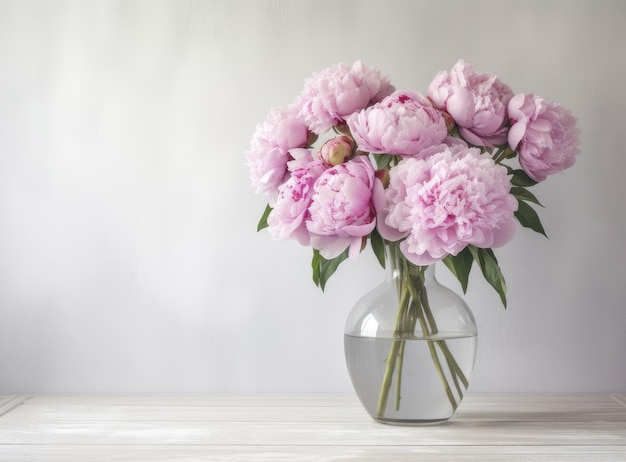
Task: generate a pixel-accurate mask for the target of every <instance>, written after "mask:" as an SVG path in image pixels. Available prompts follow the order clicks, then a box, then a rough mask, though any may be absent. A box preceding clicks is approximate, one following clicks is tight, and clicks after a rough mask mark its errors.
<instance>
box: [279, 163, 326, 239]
mask: <svg viewBox="0 0 626 462" xmlns="http://www.w3.org/2000/svg"><path fill="white" fill-rule="evenodd" d="M324 170H326V167H325V166H324V164H323V163H322V162H320V161H314V162H310V163H309V164H308V165H307V166H306V167H302V168H298V169H296V170H294V171H293V172H292V173H291V176H290V177H289V179H288V180H287V181H286V182H285V183H283V184H282V185H281V186H280V189H279V191H278V197H277V199H276V203H275V204H274V208H273V209H272V211H271V213H270V214H269V216H268V217H267V224H268V229H269V231H270V233H271V234H272V237H273V238H274V239H277V240H283V239H290V238H292V237H293V238H296V239H297V240H298V242H299V243H300V244H302V245H309V232H308V231H307V229H306V224H305V221H304V220H305V218H306V217H307V216H308V209H309V205H310V204H311V198H312V197H313V192H314V190H313V185H314V183H315V181H316V180H317V179H318V178H319V176H320V175H321V174H322V172H324Z"/></svg>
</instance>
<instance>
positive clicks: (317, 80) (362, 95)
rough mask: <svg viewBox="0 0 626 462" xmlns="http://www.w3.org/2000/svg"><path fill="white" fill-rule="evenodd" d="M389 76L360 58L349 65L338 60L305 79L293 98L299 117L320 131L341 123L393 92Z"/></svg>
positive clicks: (311, 127)
mask: <svg viewBox="0 0 626 462" xmlns="http://www.w3.org/2000/svg"><path fill="white" fill-rule="evenodd" d="M393 90H394V88H393V86H392V85H390V83H389V79H387V78H386V77H383V76H382V75H381V74H380V72H378V71H377V70H376V69H374V68H371V67H366V66H364V65H363V63H362V62H361V61H356V62H355V63H354V64H353V65H352V67H350V68H348V67H347V66H346V65H345V64H343V63H340V64H337V65H334V66H332V67H329V68H327V69H325V70H323V71H321V72H319V73H316V74H314V75H313V77H311V78H309V79H307V80H306V82H305V84H304V89H303V91H302V93H301V94H300V96H299V97H298V98H297V99H296V104H297V105H298V107H299V108H300V112H299V113H298V118H299V120H300V121H301V122H303V123H305V124H306V125H307V126H308V127H309V128H310V129H311V131H313V132H314V133H317V134H320V133H323V132H325V131H326V130H328V129H329V128H330V127H333V126H335V125H338V124H340V123H343V122H344V121H345V118H346V117H347V116H349V115H350V114H352V113H353V112H356V111H360V110H361V109H363V108H365V107H367V106H368V105H369V104H371V103H375V102H377V101H380V100H381V99H382V98H384V97H385V96H387V95H389V94H390V93H391V92H393Z"/></svg>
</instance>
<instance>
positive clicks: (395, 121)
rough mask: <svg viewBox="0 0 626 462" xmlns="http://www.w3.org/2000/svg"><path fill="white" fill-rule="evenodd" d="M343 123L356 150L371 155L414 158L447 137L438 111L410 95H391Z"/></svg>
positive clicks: (420, 96) (424, 101)
mask: <svg viewBox="0 0 626 462" xmlns="http://www.w3.org/2000/svg"><path fill="white" fill-rule="evenodd" d="M347 122H348V126H349V127H350V131H351V132H352V135H353V136H354V138H355V140H356V142H357V145H358V147H359V149H361V150H363V151H367V152H373V153H387V154H397V155H402V156H417V155H418V154H419V153H420V152H421V151H423V150H424V149H425V148H428V147H430V146H432V145H438V144H440V143H441V142H442V141H443V140H444V139H445V138H446V136H447V135H448V130H447V128H446V122H445V119H444V118H443V115H442V114H441V111H439V110H437V109H435V108H434V107H433V106H432V105H431V104H430V102H429V101H428V100H427V99H426V98H424V97H423V96H422V95H420V94H419V93H416V92H412V91H405V92H400V91H399V92H395V93H393V94H392V95H390V96H388V97H386V98H385V99H383V100H382V101H381V102H380V103H377V104H375V105H374V106H371V107H368V108H367V109H364V110H362V111H360V112H359V113H357V114H354V115H352V116H351V117H349V118H348V120H347Z"/></svg>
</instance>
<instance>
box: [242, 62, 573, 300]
mask: <svg viewBox="0 0 626 462" xmlns="http://www.w3.org/2000/svg"><path fill="white" fill-rule="evenodd" d="M328 134H330V135H331V136H330V137H328ZM318 141H319V143H318V144H320V145H319V146H315V144H316V143H317V142H318ZM578 153H579V149H578V129H577V128H576V119H575V118H574V117H573V116H572V114H571V113H570V112H569V111H568V110H567V109H565V108H564V107H563V106H561V105H560V104H559V103H556V102H553V101H546V100H544V99H543V98H542V97H541V96H537V95H534V94H526V93H519V94H514V93H513V91H512V90H511V89H510V88H509V86H507V85H506V84H505V83H503V82H501V81H500V80H499V79H498V77H497V76H495V75H491V74H487V73H477V72H476V71H475V70H474V69H473V66H472V65H470V64H466V63H464V62H463V61H462V60H460V61H459V62H457V63H456V65H455V66H454V67H453V68H452V70H451V71H450V72H439V73H438V74H437V75H436V76H435V78H434V80H433V81H432V82H431V84H430V85H429V87H428V93H427V96H422V95H421V94H419V93H417V92H414V91H396V90H395V88H394V87H393V86H392V85H391V83H390V81H389V79H388V78H387V77H385V76H383V75H381V73H380V72H378V71H377V70H375V69H373V68H371V67H366V66H365V65H363V64H362V63H361V62H360V61H357V62H355V63H354V64H353V65H352V66H351V67H348V66H346V65H345V64H338V65H335V66H332V67H330V68H328V69H325V70H323V71H321V72H319V73H316V74H314V75H313V76H312V77H311V78H309V79H307V80H306V81H305V85H304V89H303V90H302V92H301V94H300V95H299V96H298V97H297V98H296V99H295V101H294V102H293V104H291V105H289V106H287V107H276V108H273V109H272V110H271V111H270V112H269V114H268V115H267V118H266V120H265V121H264V122H263V123H261V124H260V125H258V127H257V129H256V131H255V133H254V135H253V137H252V141H251V146H250V150H249V151H248V152H247V154H246V155H247V163H248V166H249V168H250V177H251V180H252V185H253V187H254V188H256V191H257V192H259V193H264V194H266V195H267V199H268V205H267V208H266V210H265V213H264V214H263V216H262V218H261V220H260V222H259V226H258V229H259V230H261V229H263V228H266V227H267V228H268V229H269V231H270V233H271V234H272V236H273V238H274V239H281V240H282V239H291V238H293V239H297V240H298V242H300V243H301V244H303V245H310V246H311V247H312V248H313V261H312V266H313V279H314V282H315V283H316V284H317V285H318V286H320V287H321V288H322V290H323V289H324V287H325V285H326V282H327V281H328V278H329V277H330V276H331V275H332V274H333V272H334V271H335V270H336V269H337V267H338V265H339V264H340V263H341V262H342V261H343V260H345V259H346V258H356V257H357V256H358V255H359V253H360V252H361V251H362V250H363V249H364V248H365V247H366V246H367V244H368V242H369V243H370V244H371V246H372V249H373V251H374V253H375V254H376V256H377V257H378V259H379V261H380V262H381V264H383V266H384V260H385V259H384V255H385V244H388V243H391V242H399V248H400V251H401V253H402V255H403V256H404V257H405V258H406V259H407V260H408V261H409V262H411V263H412V264H415V265H419V266H424V265H430V264H432V263H435V262H437V261H443V262H444V263H445V264H446V266H447V267H448V268H450V270H451V271H452V272H453V274H455V276H456V277H457V278H458V279H459V281H460V283H461V285H462V288H463V290H464V291H465V290H466V289H467V281H468V277H469V272H470V270H471V267H472V263H473V261H476V262H477V264H478V265H479V266H480V268H481V270H482V273H483V275H484V276H485V278H486V280H487V281H488V282H489V283H490V284H491V285H492V286H493V287H494V288H495V290H496V291H497V292H498V293H499V294H500V297H501V299H502V301H503V303H504V304H505V305H506V296H505V291H506V286H505V284H504V278H503V276H502V273H501V271H500V268H499V267H498V263H497V260H496V258H495V256H494V254H493V252H492V251H491V249H492V248H494V247H499V246H502V245H504V244H506V243H507V242H509V240H510V239H511V238H512V237H513V235H514V233H515V230H516V227H517V226H516V222H518V223H520V224H521V225H522V226H525V227H528V228H530V229H532V230H534V231H537V232H539V233H542V234H545V232H544V229H543V227H542V225H541V222H540V220H539V217H538V215H537V213H536V212H535V210H534V209H533V208H532V207H531V206H530V203H534V204H537V205H540V203H539V201H538V200H537V198H536V197H535V196H534V195H533V194H532V193H531V192H530V191H529V190H528V187H530V186H532V185H534V184H536V183H537V182H540V181H543V180H545V179H546V178H547V176H548V175H550V174H553V173H556V172H560V171H562V170H564V169H566V168H568V167H570V166H572V165H573V164H574V161H575V157H576V155H577V154H578ZM514 159H517V160H518V162H519V166H521V169H520V168H514V167H512V166H509V165H506V164H505V162H506V161H509V160H514Z"/></svg>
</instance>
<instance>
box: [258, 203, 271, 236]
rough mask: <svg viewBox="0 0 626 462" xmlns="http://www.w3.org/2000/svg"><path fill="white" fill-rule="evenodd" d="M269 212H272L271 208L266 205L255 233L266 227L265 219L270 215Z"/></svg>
mask: <svg viewBox="0 0 626 462" xmlns="http://www.w3.org/2000/svg"><path fill="white" fill-rule="evenodd" d="M271 211H272V207H270V205H269V204H267V206H266V207H265V212H263V216H262V217H261V219H260V220H259V224H258V225H257V227H256V230H257V232H259V231H261V230H262V229H264V228H267V227H268V224H267V217H268V216H269V215H270V213H271Z"/></svg>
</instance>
